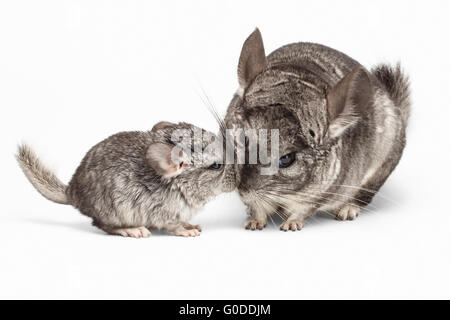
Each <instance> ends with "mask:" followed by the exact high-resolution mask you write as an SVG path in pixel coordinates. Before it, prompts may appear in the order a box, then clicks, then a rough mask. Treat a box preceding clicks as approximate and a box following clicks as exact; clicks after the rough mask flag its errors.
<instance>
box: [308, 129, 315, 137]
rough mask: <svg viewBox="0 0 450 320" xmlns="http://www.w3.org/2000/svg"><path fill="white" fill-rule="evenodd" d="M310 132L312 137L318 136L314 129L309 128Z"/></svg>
mask: <svg viewBox="0 0 450 320" xmlns="http://www.w3.org/2000/svg"><path fill="white" fill-rule="evenodd" d="M309 134H310V135H311V137H313V138H314V137H315V136H316V133H315V132H314V131H312V130H311V129H310V130H309Z"/></svg>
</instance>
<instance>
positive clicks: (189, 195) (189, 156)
mask: <svg viewBox="0 0 450 320" xmlns="http://www.w3.org/2000/svg"><path fill="white" fill-rule="evenodd" d="M152 133H153V135H154V137H155V139H154V143H152V144H151V145H150V146H149V147H148V149H147V153H146V159H147V161H148V163H149V164H150V166H151V167H152V168H153V169H154V170H155V172H156V173H157V174H158V175H159V176H160V177H161V181H162V182H164V183H170V184H171V185H172V186H173V187H175V189H179V190H181V191H182V192H183V193H184V195H185V196H186V201H187V202H188V203H189V204H191V205H194V206H197V205H198V206H200V205H203V204H204V203H205V202H206V201H207V200H209V199H211V198H213V197H215V196H217V195H218V194H220V193H222V192H230V191H232V190H234V188H235V174H234V170H233V168H232V167H231V166H226V165H225V162H224V159H223V153H222V152H221V151H222V149H221V147H220V146H221V145H223V141H222V139H220V137H218V136H217V135H215V134H213V133H211V132H208V131H206V130H203V129H201V128H198V127H196V126H194V125H192V124H188V123H184V122H182V123H178V124H174V123H170V122H160V123H158V124H156V125H155V126H154V127H153V129H152Z"/></svg>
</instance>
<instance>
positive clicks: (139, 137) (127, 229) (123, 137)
mask: <svg viewBox="0 0 450 320" xmlns="http://www.w3.org/2000/svg"><path fill="white" fill-rule="evenodd" d="M175 129H184V130H188V131H187V132H189V133H191V134H192V140H191V142H192V149H193V151H194V150H195V149H194V146H195V145H197V146H200V148H199V149H198V151H197V150H195V152H196V153H193V154H192V155H191V156H192V159H196V157H197V158H198V157H199V155H200V152H199V151H200V150H202V149H203V148H205V147H206V145H207V143H208V141H207V140H205V139H201V137H196V138H194V135H193V133H194V130H199V131H200V132H203V133H206V132H205V131H202V130H201V129H199V128H196V127H194V126H193V125H190V124H186V123H180V124H177V125H176V124H171V123H168V122H161V123H158V124H157V125H155V127H154V128H153V130H152V131H148V132H122V133H118V134H115V135H113V136H111V137H109V138H107V139H106V140H104V141H102V142H100V143H99V144H97V145H95V146H94V147H93V148H92V149H91V150H90V151H89V152H88V153H87V154H86V156H85V157H84V159H83V161H82V162H81V164H80V166H79V167H78V169H77V170H76V172H75V174H74V175H73V177H72V180H71V181H70V183H69V185H68V186H65V185H64V184H63V183H62V182H61V181H59V180H58V178H57V177H56V176H55V175H54V174H53V173H52V172H51V171H50V170H49V169H47V168H46V167H45V166H44V165H42V164H41V163H40V161H39V160H38V158H37V157H36V155H35V154H34V153H33V152H32V150H31V149H30V148H29V147H28V146H26V145H22V146H20V147H19V151H18V154H17V159H18V162H19V164H20V166H21V168H22V169H23V171H24V173H25V175H26V176H27V178H28V179H29V180H30V182H31V183H32V184H33V186H34V187H35V188H36V189H37V190H38V191H39V192H40V193H41V194H42V195H43V196H44V197H46V198H47V199H49V200H51V201H54V202H57V203H62V204H71V205H73V206H74V207H76V208H78V209H79V210H80V212H81V213H83V214H84V215H86V216H88V217H91V218H92V219H93V225H95V226H97V227H99V228H100V229H102V230H104V231H105V232H107V233H110V234H118V235H122V236H131V237H147V236H149V235H150V232H149V231H148V229H163V230H167V231H169V232H172V233H174V234H176V235H181V236H197V235H199V232H200V231H201V229H200V227H198V226H192V225H190V224H189V223H188V221H189V219H190V218H191V214H192V213H193V212H194V211H195V210H197V209H199V208H201V207H202V206H203V205H204V204H205V203H206V202H207V201H208V200H209V199H211V198H213V197H214V196H216V195H218V194H219V193H221V192H229V191H232V190H233V189H234V187H235V184H234V171H233V170H232V168H231V170H229V169H228V168H227V167H226V166H222V167H220V168H219V169H217V168H216V169H213V168H211V167H210V166H211V165H212V164H213V163H222V162H223V161H222V159H220V158H218V156H217V155H216V154H214V153H211V152H210V153H206V152H205V153H203V162H202V163H201V164H200V163H199V162H197V163H191V164H188V165H186V162H184V163H180V164H179V165H174V164H173V163H171V162H170V161H171V160H170V159H169V158H168V156H169V154H167V152H168V151H170V150H171V149H172V148H173V147H174V144H173V142H171V134H172V132H173V131H174V130H175ZM207 134H209V135H210V136H214V135H213V134H211V133H207ZM189 136H191V135H189Z"/></svg>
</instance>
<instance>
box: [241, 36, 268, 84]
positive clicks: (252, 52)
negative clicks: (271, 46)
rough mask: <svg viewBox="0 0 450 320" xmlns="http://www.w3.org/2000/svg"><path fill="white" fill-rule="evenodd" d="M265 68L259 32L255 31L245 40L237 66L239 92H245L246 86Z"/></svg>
mask: <svg viewBox="0 0 450 320" xmlns="http://www.w3.org/2000/svg"><path fill="white" fill-rule="evenodd" d="M266 66H267V59H266V53H265V52H264V44H263V40H262V37H261V32H259V29H258V28H256V29H255V31H253V33H252V34H251V35H250V36H249V37H248V38H247V40H245V42H244V45H243V46H242V51H241V56H240V58H239V64H238V80H239V86H240V89H241V90H245V89H246V88H247V87H248V85H249V84H250V83H251V82H252V81H253V80H254V79H255V77H256V76H257V75H258V74H260V73H261V72H262V71H263V70H264V68H265V67H266Z"/></svg>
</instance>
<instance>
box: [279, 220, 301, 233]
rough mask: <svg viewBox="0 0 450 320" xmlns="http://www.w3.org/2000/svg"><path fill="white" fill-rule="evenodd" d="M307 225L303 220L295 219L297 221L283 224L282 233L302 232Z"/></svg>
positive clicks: (288, 221)
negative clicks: (289, 231)
mask: <svg viewBox="0 0 450 320" xmlns="http://www.w3.org/2000/svg"><path fill="white" fill-rule="evenodd" d="M304 225H305V223H304V221H303V220H300V219H295V220H287V221H285V222H283V223H282V224H281V226H280V230H281V231H288V230H291V231H300V230H302V228H303V226H304Z"/></svg>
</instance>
